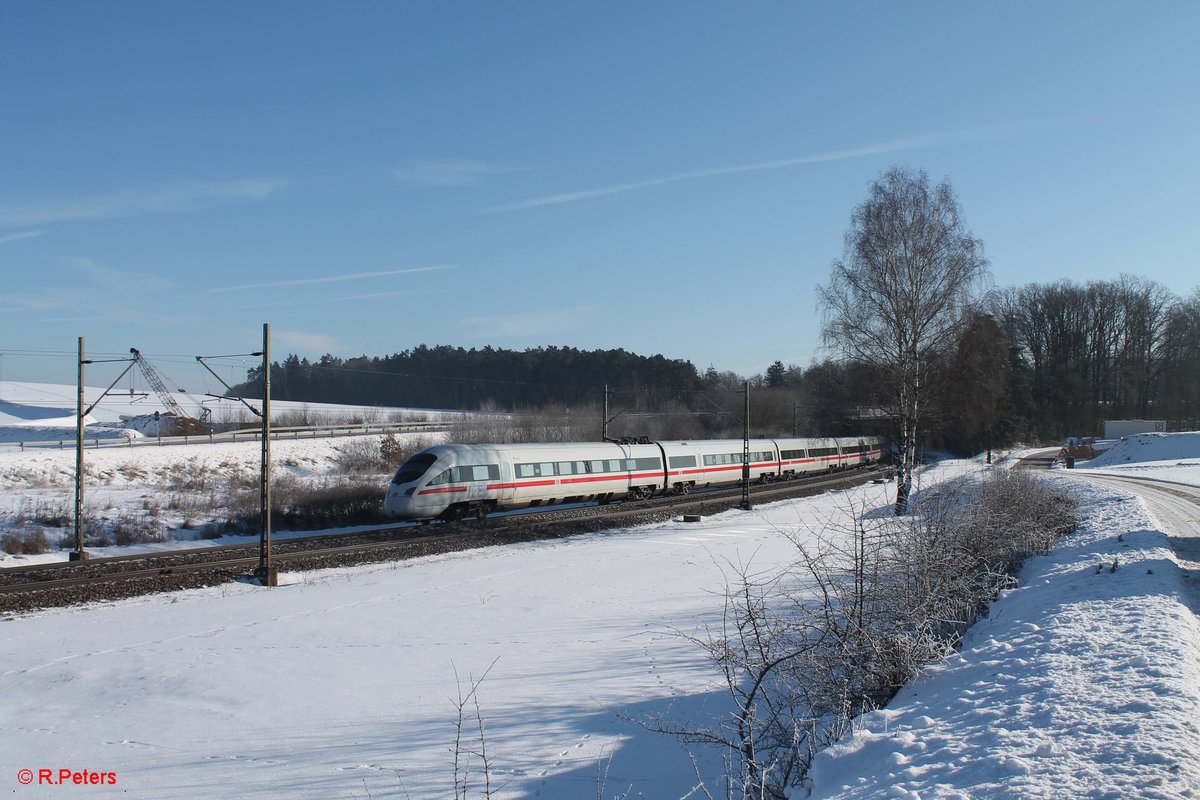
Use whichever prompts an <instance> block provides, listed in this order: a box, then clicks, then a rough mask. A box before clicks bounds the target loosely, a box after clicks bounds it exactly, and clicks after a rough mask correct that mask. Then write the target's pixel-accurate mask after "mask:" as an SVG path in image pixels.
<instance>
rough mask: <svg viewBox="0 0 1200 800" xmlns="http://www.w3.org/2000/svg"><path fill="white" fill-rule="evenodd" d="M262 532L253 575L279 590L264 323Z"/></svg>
mask: <svg viewBox="0 0 1200 800" xmlns="http://www.w3.org/2000/svg"><path fill="white" fill-rule="evenodd" d="M259 489H260V490H259V509H260V513H261V516H260V519H261V528H260V531H259V539H258V569H257V570H255V575H256V576H257V577H258V579H259V580H260V581H262V583H263V585H264V586H278V585H279V573H278V572H276V570H275V568H274V567H273V566H271V324H270V323H269V322H264V323H263V409H262V469H261V473H260V475H259Z"/></svg>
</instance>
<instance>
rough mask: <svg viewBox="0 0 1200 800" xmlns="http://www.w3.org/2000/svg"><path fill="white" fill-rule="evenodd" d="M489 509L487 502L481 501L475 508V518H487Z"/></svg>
mask: <svg viewBox="0 0 1200 800" xmlns="http://www.w3.org/2000/svg"><path fill="white" fill-rule="evenodd" d="M488 511H489V509H488V505H487V503H480V504H479V505H478V506H477V507H476V508H475V519H478V520H482V519H485V518H486V517H487V515H488Z"/></svg>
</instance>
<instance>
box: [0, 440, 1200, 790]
mask: <svg viewBox="0 0 1200 800" xmlns="http://www.w3.org/2000/svg"><path fill="white" fill-rule="evenodd" d="M1180 441H1182V440H1180V439H1170V438H1167V439H1163V440H1162V441H1161V442H1160V443H1159V444H1158V445H1151V446H1145V447H1140V448H1139V450H1138V452H1139V454H1140V456H1141V457H1143V458H1144V459H1145V460H1144V461H1142V462H1139V463H1143V464H1147V463H1158V462H1164V461H1165V462H1171V463H1173V464H1175V466H1172V467H1169V468H1168V467H1164V469H1170V470H1172V472H1171V473H1170V474H1171V476H1172V477H1171V479H1172V480H1178V481H1179V482H1184V483H1187V482H1190V483H1192V484H1200V465H1197V463H1196V462H1197V461H1198V459H1197V458H1196V456H1198V455H1200V452H1198V451H1192V452H1191V454H1185V453H1181V452H1175V451H1174V450H1168V449H1166V448H1169V447H1174V446H1175V445H1176V444H1178V443H1179V442H1180ZM301 444H306V443H301ZM1181 446H1182V445H1181ZM1187 446H1188V447H1190V445H1187ZM114 452H126V451H125V450H123V449H121V450H117V451H114ZM130 452H134V453H137V454H138V456H139V457H142V458H144V457H149V456H150V455H153V454H155V453H157V452H158V448H144V449H137V450H133V451H130ZM197 452H198V451H197ZM1110 452H1112V451H1110ZM1168 452H1169V453H1170V455H1168V456H1164V457H1163V458H1156V457H1155V456H1156V455H1160V454H1164V453H1168ZM24 455H25V456H26V457H29V456H31V454H29V453H26V454H24ZM89 457H91V453H90V452H89ZM1180 461H1185V462H1188V463H1185V464H1184V465H1183V466H1179V465H1178V463H1179V462H1180ZM4 463H5V464H9V462H4ZM1120 463H1121V464H1123V465H1125V466H1122V467H1119V469H1130V468H1132V467H1131V465H1132V464H1133V463H1134V462H1132V461H1131V462H1125V461H1121V462H1120ZM9 466H11V464H10V465H9ZM1080 466H1081V467H1082V466H1087V467H1096V466H1097V465H1096V464H1095V463H1094V462H1093V464H1089V465H1082V464H1081V465H1080ZM13 468H15V467H13ZM152 468H153V467H152V466H147V467H146V469H152ZM206 468H211V469H219V468H220V464H219V463H218V464H214V465H210V466H209V467H206ZM996 468H1004V467H1003V466H1000V467H996ZM2 469H3V467H0V474H3V472H2ZM38 469H42V468H41V467H39V468H38ZM46 469H47V470H50V469H51V468H49V467H47V468H46ZM983 469H987V467H985V466H984V465H982V464H981V463H979V462H978V461H974V462H967V461H960V462H945V463H943V464H941V465H938V466H937V467H935V468H931V469H929V470H927V471H926V472H925V473H923V475H922V478H921V480H922V482H923V485H924V486H925V487H926V488H928V487H929V486H931V485H934V484H936V483H938V482H940V481H943V480H947V479H949V478H951V477H954V476H958V475H962V474H966V473H968V472H973V471H978V470H983ZM1076 472H1077V473H1078V474H1077V475H1070V474H1069V473H1067V472H1066V471H1060V472H1057V473H1056V474H1054V475H1052V476H1051V477H1050V478H1049V479H1051V480H1055V481H1060V482H1062V483H1063V485H1064V486H1069V487H1070V488H1071V489H1072V491H1075V492H1077V493H1078V494H1079V495H1080V496H1081V498H1082V499H1083V501H1084V506H1083V509H1082V511H1083V515H1084V528H1083V530H1081V531H1080V532H1079V533H1077V534H1075V535H1072V536H1071V537H1069V538H1068V539H1067V540H1065V541H1064V542H1063V543H1062V545H1061V546H1059V547H1058V548H1056V549H1055V550H1054V551H1053V552H1052V553H1050V554H1048V555H1046V556H1043V557H1038V558H1034V559H1031V560H1030V561H1029V562H1028V563H1027V564H1026V566H1025V569H1024V570H1023V572H1022V575H1021V579H1022V583H1021V586H1020V587H1019V588H1017V589H1014V590H1012V591H1010V592H1007V593H1006V594H1005V595H1004V596H1003V597H1001V598H1000V600H999V601H998V602H997V603H996V605H995V606H994V608H993V610H992V612H991V615H990V617H989V618H988V619H987V620H984V621H983V622H981V623H979V624H978V625H977V626H976V627H975V628H973V629H972V631H971V632H970V633H969V635H968V638H967V641H966V642H965V645H964V647H963V649H962V652H961V653H960V654H959V655H957V656H955V657H954V658H953V659H951V660H950V661H948V662H947V663H945V664H941V665H936V666H934V667H931V668H930V669H929V670H927V672H926V674H925V675H923V676H922V677H920V678H919V679H918V680H917V681H916V682H914V683H913V684H912V685H911V686H910V687H908V688H906V689H905V690H904V691H903V692H902V693H901V694H900V695H899V696H898V697H897V698H896V699H895V701H894V702H893V703H892V704H891V705H890V706H889V707H888V708H887V709H884V710H881V711H877V712H874V713H873V714H870V715H868V717H867V718H866V719H864V720H862V724H861V725H860V726H859V727H858V728H857V730H856V731H855V732H854V733H853V734H852V735H850V736H849V737H848V738H847V739H846V740H845V741H843V742H842V743H841V744H839V745H837V746H836V747H834V748H833V749H831V750H830V751H828V752H827V753H825V754H822V755H821V756H820V757H819V758H818V761H817V764H816V767H815V769H814V773H813V785H812V786H811V790H812V796H814V797H846V798H850V797H854V798H868V797H908V798H916V797H921V798H982V797H995V798H1002V797H1027V798H1034V797H1037V798H1042V797H1064V798H1066V797H1072V798H1073V797H1112V798H1117V797H1120V798H1126V797H1145V798H1159V797H1162V798H1169V797H1196V796H1200V728H1198V726H1197V720H1200V627H1198V625H1197V621H1196V617H1195V615H1194V610H1195V609H1189V608H1188V607H1187V605H1186V596H1185V594H1184V592H1183V588H1182V586H1183V584H1182V580H1181V571H1180V568H1179V565H1178V563H1177V561H1176V558H1175V556H1174V555H1173V553H1172V551H1171V549H1170V547H1169V545H1168V541H1167V537H1166V535H1165V534H1164V533H1163V532H1162V531H1160V530H1159V529H1158V525H1157V523H1156V522H1155V520H1154V519H1153V518H1152V516H1151V515H1150V514H1149V513H1148V511H1147V509H1146V507H1145V506H1144V505H1143V504H1142V503H1141V502H1140V501H1138V500H1137V499H1134V498H1132V497H1131V496H1129V495H1125V494H1121V493H1120V492H1119V491H1117V490H1111V489H1108V488H1099V487H1096V488H1092V487H1089V486H1087V485H1086V484H1084V483H1082V482H1081V481H1080V480H1079V477H1081V476H1082V475H1083V474H1084V473H1085V472H1086V470H1078V471H1076ZM889 489H890V487H888V486H871V487H864V488H862V489H858V490H854V492H853V493H836V494H829V495H825V496H822V497H817V498H808V499H804V500H797V501H788V502H782V503H776V504H772V505H764V506H760V507H758V508H756V509H755V511H754V512H751V513H745V512H738V511H734V512H729V513H726V514H723V515H720V516H716V517H710V518H707V519H706V520H704V521H703V522H702V523H700V524H698V525H697V524H684V523H682V522H669V523H665V524H661V525H655V526H649V527H643V528H637V529H633V530H624V531H614V532H609V533H605V534H596V535H589V536H583V537H578V538H574V539H570V540H564V541H556V542H539V543H531V544H522V545H514V546H510V547H502V548H492V549H487V550H479V551H474V552H469V553H459V554H454V555H445V556H437V557H431V558H427V559H421V560H417V561H411V562H404V563H400V564H393V565H377V566H372V567H363V568H355V569H339V570H327V571H321V572H314V573H304V574H291V575H288V576H286V579H285V580H286V585H285V586H282V587H279V588H277V589H266V588H261V587H255V586H250V585H247V584H239V583H234V584H227V585H221V586H214V587H210V588H207V589H200V590H194V591H187V592H180V593H175V594H171V595H163V596H156V597H146V598H139V599H134V600H128V601H121V602H115V603H109V604H101V605H94V606H86V607H77V608H71V609H54V610H47V611H42V612H37V613H32V614H25V615H20V616H16V617H10V618H6V619H4V620H3V621H2V622H0V729H2V730H4V731H5V734H6V735H5V736H4V737H2V738H0V782H7V784H8V785H9V786H10V787H11V790H12V793H13V794H14V796H19V797H25V796H28V797H50V796H61V795H63V794H64V793H70V792H87V793H88V794H89V795H91V794H95V795H104V796H109V795H111V796H116V795H118V794H120V795H121V796H126V797H131V798H151V797H153V798H171V797H178V798H195V797H230V796H239V797H263V798H267V797H272V798H274V797H278V798H292V797H309V798H382V797H412V798H441V797H448V796H453V795H454V779H455V771H454V766H453V742H454V738H455V722H456V719H457V711H456V704H457V700H458V698H459V697H460V692H461V693H466V692H468V691H469V690H470V686H471V683H472V680H478V679H480V678H481V677H482V676H484V675H485V673H486V677H483V678H482V680H481V681H480V682H479V684H478V693H477V698H478V701H479V706H478V708H479V715H480V716H481V717H482V720H483V725H484V737H483V741H484V744H485V745H486V752H487V759H488V761H489V762H490V765H491V768H490V776H491V790H492V792H493V796H495V797H497V798H516V797H541V798H562V799H563V800H567V798H572V799H573V798H580V797H604V798H610V797H614V796H620V795H622V794H623V793H624V792H626V791H628V790H631V793H630V795H629V796H631V797H637V796H644V797H646V798H656V799H660V800H674V798H680V797H683V796H685V795H686V794H687V793H688V792H689V791H690V790H691V789H692V788H693V787H694V785H695V784H696V770H698V772H699V774H700V775H701V776H702V777H703V778H704V779H705V780H706V781H707V782H708V784H709V786H710V788H711V789H712V791H713V794H714V796H720V794H719V790H720V786H719V783H718V781H717V776H718V775H719V774H720V772H721V770H722V754H721V753H716V752H712V751H706V750H704V749H700V748H696V747H693V748H692V752H691V756H694V757H695V759H696V767H695V768H694V767H693V763H692V760H691V756H689V753H688V752H686V751H685V749H684V748H683V747H681V745H680V743H679V742H677V741H675V740H672V739H667V738H664V737H662V736H659V735H656V734H652V733H649V732H647V731H645V730H644V729H643V728H641V727H639V726H638V725H637V724H635V723H634V722H632V721H630V720H631V718H632V719H644V718H646V717H648V716H649V715H652V714H663V715H666V716H667V718H669V719H675V720H680V721H683V720H688V719H692V718H693V717H699V718H710V717H718V716H720V715H721V714H722V713H723V712H724V711H726V710H727V709H728V703H727V699H726V697H725V695H724V694H723V692H722V691H721V689H720V683H719V680H718V676H717V675H716V674H714V672H713V671H712V670H711V669H710V668H709V666H708V665H707V664H706V663H705V661H704V658H703V656H702V654H701V653H700V652H699V650H698V648H697V647H696V646H694V645H692V644H690V643H688V642H687V641H686V640H685V639H684V638H682V637H681V636H680V634H681V633H683V634H688V633H696V632H699V631H701V630H702V629H703V626H704V625H705V624H706V623H711V622H714V621H716V620H718V619H719V617H720V613H721V609H722V598H721V591H722V590H723V588H724V585H725V583H726V575H727V574H728V573H729V572H730V571H731V569H730V566H729V565H731V564H745V563H751V564H753V566H754V567H755V568H756V569H763V570H768V569H775V568H778V567H781V566H783V565H785V564H787V563H788V562H789V561H790V560H791V559H792V556H793V549H792V548H793V545H792V544H791V543H790V542H789V541H788V538H787V537H786V536H784V535H783V533H784V532H788V531H790V532H793V533H794V534H798V535H800V536H801V537H802V538H803V537H804V536H805V531H806V530H807V528H806V525H817V526H818V527H820V526H825V525H827V524H829V523H831V522H836V521H837V520H839V519H844V515H845V514H846V513H847V509H848V508H850V507H852V506H853V505H856V504H857V503H859V502H865V503H867V504H868V505H877V506H880V507H884V508H886V507H887V506H888V505H889V504H890V499H891V498H890V496H889ZM1114 559H1116V560H1117V562H1118V568H1117V570H1116V571H1115V572H1112V571H1110V570H1109V566H1110V565H1111V564H1112V562H1113V560H1114ZM9 563H11V562H9ZM1098 567H1102V568H1100V569H1099V570H1098V569H1097V568H1098ZM467 711H468V718H467V720H466V723H467V724H466V727H465V730H464V734H463V735H464V744H463V747H462V748H461V752H460V755H463V756H464V758H465V760H466V761H467V762H468V763H469V769H470V775H469V781H470V786H471V792H470V794H471V796H481V794H482V791H483V788H484V787H483V783H482V781H483V774H482V772H481V769H480V758H479V757H478V756H477V755H466V754H467V751H478V750H479V749H480V748H479V738H478V722H477V721H476V719H475V706H474V703H473V702H472V703H469V704H468V706H467ZM23 769H28V770H32V775H33V778H34V785H31V786H25V785H22V784H21V783H20V779H21V777H22V774H21V773H20V772H19V771H20V770H23ZM64 769H66V770H74V771H76V772H81V771H83V770H89V771H90V772H92V773H112V775H113V778H114V780H115V781H116V783H115V785H99V786H86V787H83V786H77V787H63V786H58V785H53V786H51V785H38V775H39V770H49V771H50V773H49V774H51V775H52V776H53V777H55V778H57V777H58V776H59V771H60V770H64ZM0 785H3V783H0ZM693 796H694V795H693Z"/></svg>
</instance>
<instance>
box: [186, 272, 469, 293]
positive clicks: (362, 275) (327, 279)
mask: <svg viewBox="0 0 1200 800" xmlns="http://www.w3.org/2000/svg"><path fill="white" fill-rule="evenodd" d="M443 269H453V267H451V266H447V265H443V266H436V267H412V268H410V269H389V270H385V271H383V272H350V273H346V274H345V275H326V276H324V277H321V278H298V279H296V280H291V281H269V282H267V283H245V284H241V285H239V286H219V287H217V288H216V289H208V290H206V292H205V293H206V294H214V293H217V292H236V291H241V290H243V289H269V288H275V287H280V286H312V285H315V284H320V283H340V282H342V281H358V280H363V279H366V278H386V277H388V276H390V275H409V274H412V273H415V272H436V271H438V270H443Z"/></svg>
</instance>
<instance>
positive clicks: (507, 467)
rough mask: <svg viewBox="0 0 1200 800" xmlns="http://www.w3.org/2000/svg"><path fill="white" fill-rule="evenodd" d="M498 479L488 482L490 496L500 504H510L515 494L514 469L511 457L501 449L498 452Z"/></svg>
mask: <svg viewBox="0 0 1200 800" xmlns="http://www.w3.org/2000/svg"><path fill="white" fill-rule="evenodd" d="M498 455H499V462H500V464H499V466H500V480H498V481H492V482H489V488H490V489H491V490H492V498H493V499H495V500H496V501H498V502H499V503H500V505H502V506H506V505H510V504H511V502H512V500H513V498H514V497H515V496H516V493H517V487H516V484H515V483H514V477H513V476H514V475H515V474H516V471H515V470H514V468H513V461H512V457H511V456H510V455H509V454H508V453H506V452H503V451H501V452H500V453H499V454H498Z"/></svg>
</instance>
